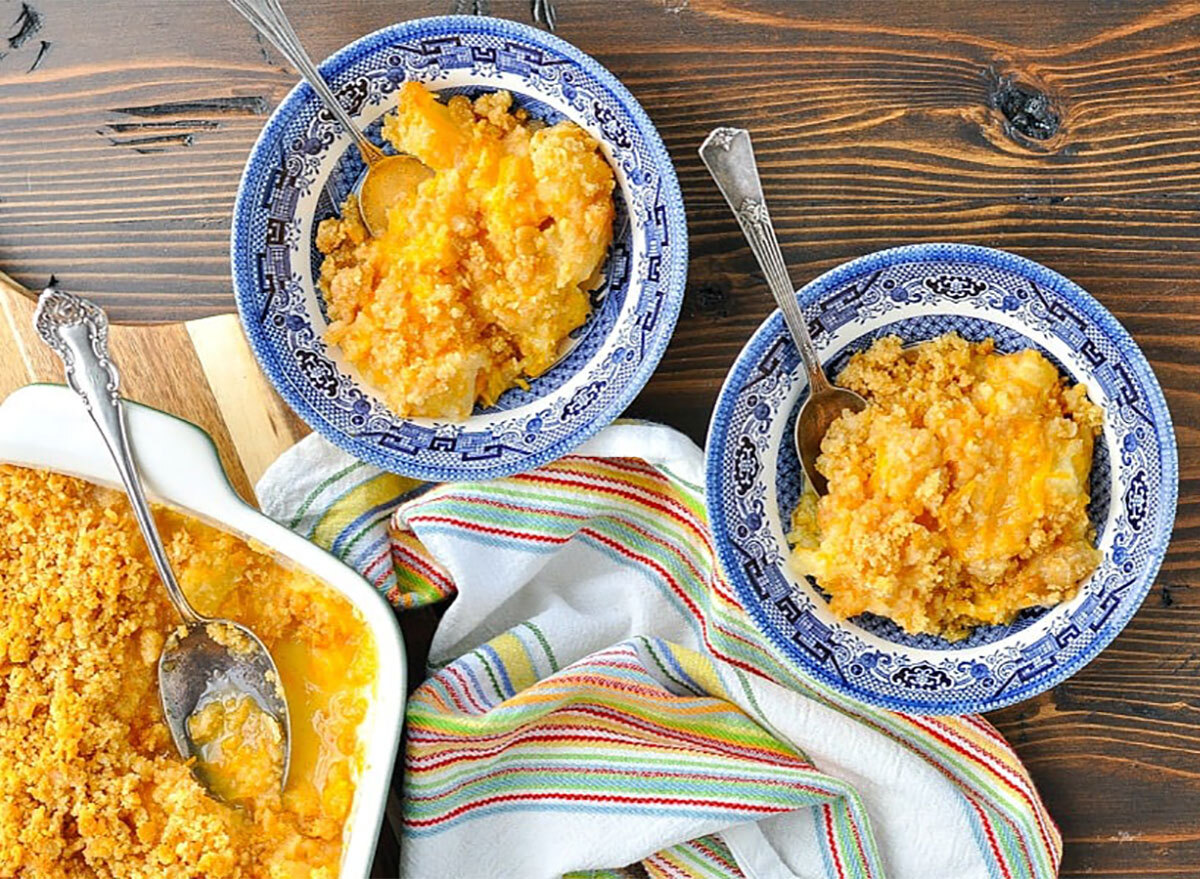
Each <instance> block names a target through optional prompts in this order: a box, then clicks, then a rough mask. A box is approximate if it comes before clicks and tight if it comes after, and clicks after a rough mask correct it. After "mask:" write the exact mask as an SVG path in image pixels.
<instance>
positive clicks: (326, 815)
mask: <svg viewBox="0 0 1200 879" xmlns="http://www.w3.org/2000/svg"><path fill="white" fill-rule="evenodd" d="M156 518H157V521H158V524H159V528H160V529H161V530H162V534H163V539H164V541H165V543H166V546H167V551H168V554H169V555H170V557H171V563H172V565H173V567H174V569H175V571H176V574H177V575H178V578H179V581H180V585H181V587H182V588H183V590H184V592H185V593H186V594H187V596H188V598H189V599H190V600H191V602H192V603H193V605H195V607H196V608H197V610H199V611H200V612H201V613H203V614H211V615H216V616H222V617H227V618H230V619H234V620H237V621H238V622H241V623H243V624H245V625H247V626H249V627H250V628H251V629H252V630H253V631H254V632H256V633H257V634H258V635H259V636H260V637H261V638H262V640H263V642H264V643H265V644H266V645H267V647H268V648H269V649H270V650H271V653H272V655H273V656H274V658H275V660H276V663H277V665H278V667H279V672H280V676H281V677H282V679H283V681H282V682H283V686H284V690H285V692H286V694H287V697H288V705H289V712H290V715H291V723H292V759H291V770H290V772H289V775H288V782H287V787H286V790H284V791H283V792H282V793H281V792H280V789H279V784H278V779H279V773H280V769H281V767H280V763H279V761H280V759H281V749H280V747H279V740H278V736H279V734H280V731H279V728H278V726H277V725H274V721H272V720H271V719H270V718H269V717H268V716H267V715H265V714H263V713H262V712H261V711H258V710H257V709H256V708H255V707H254V706H252V705H246V704H243V703H242V702H239V701H238V700H236V699H232V700H226V701H224V702H220V703H216V702H214V703H209V706H208V707H207V708H206V709H203V710H202V711H201V712H199V713H198V714H196V715H194V716H193V717H192V718H191V724H192V726H191V731H192V734H193V735H194V737H195V739H196V741H197V744H198V745H199V746H200V747H201V749H202V753H203V755H204V758H205V761H206V764H207V767H206V768H207V769H208V771H209V773H210V777H213V778H215V780H216V781H217V785H216V789H218V790H220V791H221V792H222V793H223V794H225V795H226V796H228V797H229V798H230V800H231V801H232V804H229V803H225V802H220V801H218V800H217V799H214V798H213V797H211V796H209V795H208V794H207V793H206V791H205V788H204V787H203V786H202V785H201V784H200V782H199V781H197V780H196V778H195V777H194V776H193V774H192V767H190V766H189V765H188V764H187V763H185V762H184V761H183V760H182V759H181V758H180V756H179V754H178V752H177V751H176V750H175V746H174V744H173V743H172V741H171V736H170V733H169V732H168V730H167V727H166V724H165V723H164V721H163V717H162V711H161V708H160V706H159V698H158V668H157V664H158V657H159V653H160V651H161V649H162V645H163V639H164V636H165V635H167V633H169V632H170V630H171V629H172V628H173V627H174V626H175V625H176V624H177V623H178V617H177V616H176V614H175V611H174V610H173V609H172V607H171V606H170V604H169V603H168V602H167V598H166V595H165V593H164V590H163V587H162V585H161V584H160V582H159V580H158V577H157V575H156V574H155V572H154V566H153V564H152V562H151V560H150V558H149V555H148V553H147V550H146V547H145V543H144V542H143V540H142V537H141V534H140V532H139V531H138V527H137V524H136V522H135V521H134V518H133V515H132V512H131V511H130V509H129V506H128V503H127V502H126V500H125V498H124V496H123V495H121V494H119V493H117V492H115V491H111V490H109V489H105V488H100V487H97V486H94V485H91V484H89V483H87V482H84V481H82V480H79V479H75V478H72V477H68V476H62V475H58V474H53V473H46V472H41V471H34V470H27V469H24V468H18V467H9V466H0V603H2V606H3V608H4V613H3V616H2V618H0V876H3V877H23V879H26V877H27V879H85V877H86V879H94V877H98V879H185V877H186V879H200V877H204V879H335V877H336V876H337V875H338V867H339V863H340V860H341V849H342V830H343V826H344V824H345V821H346V818H347V815H348V813H349V810H350V805H351V801H352V799H353V796H354V790H355V783H356V778H357V773H358V769H359V766H360V763H361V760H362V747H361V743H360V741H359V738H358V727H359V724H360V723H361V722H362V720H363V718H364V716H365V714H366V711H367V705H368V702H367V700H368V698H369V692H370V688H371V687H372V686H373V682H374V680H375V671H376V667H377V662H376V653H375V645H374V641H373V639H372V637H371V634H370V631H369V630H368V629H367V627H366V625H365V623H364V621H363V620H362V619H361V618H360V616H359V615H358V613H357V611H356V610H355V609H354V607H353V606H352V605H351V604H350V603H349V601H347V600H346V599H345V598H343V597H342V596H341V595H338V594H337V593H335V592H334V591H333V590H331V589H330V588H328V587H326V586H325V585H323V584H321V583H319V582H318V581H316V580H315V579H314V578H312V577H311V576H309V575H308V574H305V573H302V572H300V571H294V570H290V569H287V568H284V567H282V566H281V565H279V564H278V563H277V562H276V561H274V560H273V559H272V558H271V557H270V556H269V555H267V554H265V553H263V552H259V551H258V550H256V549H254V548H252V547H251V546H249V545H247V544H246V543H245V542H244V541H243V540H241V539H240V538H237V537H234V536H232V535H230V534H226V533H224V532H221V531H217V530H216V529H214V528H211V527H209V526H207V525H203V524H201V523H199V522H197V521H195V520H193V519H191V518H188V517H185V516H182V515H180V514H177V513H175V512H172V511H168V510H158V511H156ZM273 725H274V728H272V726H273Z"/></svg>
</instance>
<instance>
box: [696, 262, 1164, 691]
mask: <svg viewBox="0 0 1200 879" xmlns="http://www.w3.org/2000/svg"><path fill="white" fill-rule="evenodd" d="M920 259H925V260H930V261H934V260H937V261H948V260H956V261H960V262H968V263H977V264H982V265H989V266H999V267H1001V268H1005V269H1008V270H1010V271H1013V272H1015V273H1017V274H1021V275H1023V276H1024V277H1026V278H1029V279H1031V280H1034V281H1036V282H1037V283H1039V284H1042V285H1043V286H1046V287H1048V288H1050V289H1053V290H1056V291H1058V292H1060V293H1062V294H1063V295H1064V297H1066V298H1069V299H1070V300H1072V301H1074V302H1075V303H1077V304H1078V305H1079V306H1081V307H1082V308H1083V309H1085V310H1086V311H1087V312H1088V316H1089V318H1091V319H1092V320H1093V321H1094V322H1095V323H1096V324H1098V325H1100V327H1101V328H1102V329H1103V330H1104V331H1105V333H1106V334H1108V335H1109V336H1110V338H1112V339H1113V340H1114V342H1115V344H1116V345H1117V347H1118V348H1119V350H1120V352H1121V354H1122V357H1124V358H1127V359H1130V360H1132V361H1134V362H1135V363H1136V364H1137V365H1139V366H1140V367H1142V368H1143V369H1142V374H1143V377H1144V379H1145V382H1144V383H1145V386H1146V390H1147V392H1148V393H1149V394H1150V396H1151V397H1152V402H1151V409H1152V411H1153V412H1154V413H1155V418H1156V424H1157V425H1158V430H1157V431H1156V435H1157V434H1161V435H1162V436H1164V437H1165V442H1163V443H1161V444H1159V451H1160V461H1161V467H1162V472H1161V476H1160V492H1161V498H1160V501H1161V503H1160V505H1159V509H1160V511H1161V514H1160V516H1159V522H1160V523H1161V524H1160V525H1158V530H1159V531H1160V532H1161V539H1160V540H1159V541H1157V543H1156V545H1155V546H1154V549H1153V553H1152V557H1151V558H1150V559H1149V560H1148V562H1149V563H1148V564H1146V565H1145V566H1144V567H1143V569H1142V577H1143V581H1142V583H1141V585H1140V587H1139V590H1138V593H1137V595H1136V597H1135V596H1134V595H1129V596H1127V600H1122V601H1121V603H1120V606H1119V608H1118V609H1117V611H1116V612H1115V613H1114V615H1113V616H1114V618H1115V622H1114V624H1112V625H1110V626H1108V627H1107V628H1106V629H1105V630H1104V631H1103V632H1101V633H1099V634H1098V635H1097V637H1095V638H1094V639H1093V640H1092V641H1091V642H1089V644H1088V646H1087V648H1086V649H1085V650H1083V651H1080V652H1079V653H1078V654H1077V655H1076V656H1075V657H1073V658H1072V660H1071V661H1070V662H1068V663H1065V664H1063V665H1061V666H1059V667H1058V668H1056V669H1055V670H1054V672H1053V673H1052V674H1050V675H1047V676H1046V677H1045V678H1042V679H1040V680H1039V682H1038V684H1037V686H1036V688H1035V689H1032V690H1028V691H1016V692H1015V693H1013V694H1001V695H1000V696H998V697H992V698H976V699H971V700H956V701H953V702H938V701H936V699H930V700H928V701H925V702H918V701H909V700H906V699H903V698H898V697H893V696H887V695H883V694H880V693H877V692H874V691H872V690H868V689H865V688H863V687H861V686H857V685H853V684H850V683H847V682H843V681H841V680H839V679H837V677H836V676H834V675H831V674H829V673H828V672H827V671H826V670H825V669H823V668H821V667H819V666H817V665H815V664H811V663H809V662H807V661H801V660H800V659H798V658H797V654H796V653H794V652H793V651H792V650H791V648H790V647H789V645H788V644H787V643H786V641H785V639H784V637H783V636H782V635H781V633H780V632H778V631H776V629H775V627H774V626H772V625H770V623H769V621H768V620H767V619H766V616H765V611H764V610H763V609H762V608H761V607H760V606H759V605H758V604H757V603H756V602H755V601H752V600H750V597H749V596H748V594H747V592H746V590H747V589H748V588H749V585H748V584H745V583H743V582H742V581H741V578H739V577H738V576H736V571H737V566H736V558H735V557H734V553H733V551H732V547H731V545H730V543H729V541H728V540H727V539H726V538H725V534H726V532H727V523H726V520H725V515H724V512H723V511H722V509H721V505H720V503H718V502H716V500H715V498H717V497H718V496H719V495H720V490H721V485H722V482H723V479H722V474H721V460H720V456H719V454H718V452H719V451H720V450H723V448H724V443H723V441H722V439H721V437H722V435H723V434H725V433H726V432H727V428H728V424H727V422H728V420H729V417H730V415H731V405H732V400H733V397H734V394H735V393H736V389H735V388H733V386H732V382H733V378H734V373H735V371H736V370H737V367H738V364H739V363H740V362H741V361H742V359H743V358H744V357H746V356H747V353H748V352H749V351H750V350H751V348H753V347H755V346H757V345H758V344H760V343H761V340H762V339H765V338H767V337H771V338H774V337H776V336H779V335H783V334H784V333H785V329H784V326H783V322H782V315H781V313H780V312H779V309H777V308H776V309H774V310H772V311H771V312H770V313H769V314H768V315H767V316H766V318H764V319H763V321H762V323H760V324H759V326H758V327H757V328H756V329H755V330H754V332H753V333H752V334H751V336H750V338H749V339H747V341H746V343H745V344H744V345H743V346H742V348H741V350H740V351H739V352H738V355H737V357H736V358H735V360H734V363H733V364H732V365H731V366H730V368H729V371H728V372H727V373H726V376H725V379H724V380H723V381H722V384H721V390H720V392H719V393H718V395H717V401H716V403H715V404H714V406H713V411H712V416H711V418H710V420H709V426H708V432H707V435H706V438H705V492H704V497H705V509H706V512H707V514H708V519H709V526H710V528H711V529H712V536H713V545H714V546H715V548H716V551H717V559H718V565H719V567H720V569H721V573H722V575H723V576H724V577H725V579H726V580H727V581H728V582H729V583H731V584H732V585H733V587H734V589H735V590H736V594H737V595H738V597H739V600H740V601H741V602H742V604H743V605H745V606H746V610H747V611H748V613H749V615H750V617H751V619H752V620H753V621H754V624H755V628H756V629H757V630H758V631H759V632H760V633H761V634H763V635H765V636H766V637H767V640H768V641H769V642H770V646H771V647H773V648H774V651H773V652H774V653H775V655H776V657H777V658H778V659H780V660H781V661H783V662H784V663H786V664H787V665H788V667H789V668H792V669H794V670H797V671H799V672H801V673H803V674H805V675H807V676H810V677H813V678H815V679H817V681H819V682H820V683H821V684H822V685H824V686H827V687H829V688H831V689H833V690H834V691H836V692H838V693H840V694H843V695H845V696H848V697H850V698H853V699H856V700H858V701H860V702H864V703H866V704H868V705H872V706H875V707H879V708H884V709H888V710H891V711H903V712H909V713H913V714H920V715H944V714H967V713H980V712H984V711H993V710H996V709H998V708H1003V707H1005V706H1007V705H1012V704H1015V703H1018V702H1022V701H1024V700H1026V699H1029V698H1032V697H1033V696H1035V695H1037V694H1038V693H1041V692H1045V691H1046V690H1048V689H1050V688H1052V687H1054V686H1057V685H1058V684H1060V683H1062V682H1063V681H1064V680H1066V679H1068V678H1070V677H1072V676H1073V675H1075V674H1076V673H1077V672H1079V671H1080V670H1081V669H1082V668H1083V667H1084V666H1086V665H1087V664H1088V663H1090V662H1091V661H1092V660H1093V659H1095V658H1096V657H1097V656H1099V655H1100V653H1101V652H1103V651H1104V649H1105V648H1107V647H1108V645H1109V644H1111V643H1112V641H1113V640H1114V639H1115V638H1116V637H1117V635H1119V634H1120V633H1121V632H1122V631H1123V630H1124V629H1125V627H1126V626H1127V625H1128V623H1129V621H1130V620H1131V619H1132V618H1133V616H1134V615H1135V614H1136V613H1137V611H1138V609H1139V608H1140V607H1141V605H1142V603H1143V602H1144V601H1145V598H1146V595H1148V594H1149V592H1150V590H1151V589H1152V588H1153V585H1154V581H1155V579H1156V577H1157V574H1158V571H1159V569H1160V567H1161V565H1162V562H1163V560H1164V559H1165V557H1166V554H1167V548H1168V545H1169V542H1170V538H1171V533H1172V530H1173V525H1174V522H1175V515H1176V507H1177V502H1178V495H1179V460H1178V441H1177V438H1176V436H1175V430H1174V424H1173V421H1172V418H1171V413H1170V409H1169V407H1168V405H1167V401H1166V397H1165V395H1164V394H1163V391H1162V387H1161V385H1160V384H1159V381H1158V377H1157V376H1156V375H1155V373H1154V369H1153V367H1152V366H1151V364H1150V362H1149V360H1148V359H1147V358H1146V356H1145V354H1144V353H1143V352H1142V350H1141V348H1140V347H1138V345H1137V343H1136V342H1135V341H1134V339H1133V337H1132V336H1131V335H1130V334H1129V332H1128V331H1127V330H1126V329H1125V328H1124V327H1123V326H1122V325H1121V323H1120V322H1119V321H1118V320H1117V319H1116V318H1115V317H1114V316H1113V315H1112V313H1111V312H1109V311H1108V309H1107V308H1105V307H1104V305H1103V304H1101V303H1100V301H1099V300H1097V299H1096V298H1095V297H1094V296H1092V295H1091V294H1090V293H1088V292H1087V291H1086V290H1084V289H1083V288H1082V287H1080V286H1079V285H1078V284H1076V283H1075V282H1074V281H1072V280H1071V279H1069V278H1067V277H1066V276H1065V275H1062V274H1060V273H1059V272H1057V271H1055V270H1053V269H1051V268H1049V267H1047V266H1044V265H1042V264H1041V263H1038V262H1036V261H1034V260H1031V259H1029V258H1027V257H1023V256H1020V255H1018V254H1015V253H1012V252H1010V251H1006V250H1001V249H998V248H992V247H984V246H982V245H976V244H963V243H956V242H927V243H920V244H907V245H900V246H897V247H889V248H884V249H881V250H877V251H873V252H871V253H867V254H864V255H862V256H859V257H856V258H854V259H851V260H847V261H846V262H843V263H841V264H839V265H837V266H835V267H834V268H832V269H829V270H828V271H826V272H823V273H822V274H820V275H818V276H817V277H816V278H814V279H812V280H811V281H809V282H808V283H806V284H804V285H803V286H802V287H801V288H799V289H798V290H797V291H796V297H797V299H798V300H799V301H800V304H801V306H806V305H810V304H812V302H814V301H815V300H816V299H817V297H818V296H819V295H820V294H821V293H822V292H825V291H828V290H831V289H836V288H837V287H839V286H841V285H843V284H844V283H845V282H847V281H848V280H850V279H852V278H854V277H857V276H860V275H862V274H864V273H868V272H870V271H872V270H874V269H876V268H882V267H886V266H890V265H893V264H895V263H898V262H903V261H909V260H920ZM832 353H833V354H834V355H836V354H837V353H838V352H836V351H835V352H832ZM822 359H823V360H828V359H829V358H828V357H827V356H825V355H824V353H823V352H822ZM785 439H786V438H785ZM1007 637H1009V636H1005V638H1001V639H999V640H997V641H996V642H993V643H994V645H996V646H999V645H1001V644H1003V643H1004V641H1005V640H1006V639H1007ZM903 649H906V648H904V647H903V646H902V645H893V652H899V651H901V650H903Z"/></svg>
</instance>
